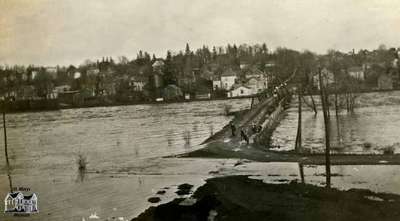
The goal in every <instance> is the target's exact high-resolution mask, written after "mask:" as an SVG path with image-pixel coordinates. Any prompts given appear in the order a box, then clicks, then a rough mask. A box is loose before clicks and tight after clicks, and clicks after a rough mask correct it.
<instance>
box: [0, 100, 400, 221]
mask: <svg viewBox="0 0 400 221" xmlns="http://www.w3.org/2000/svg"><path fill="white" fill-rule="evenodd" d="M226 104H229V105H232V109H233V110H240V109H244V108H248V107H249V106H250V100H249V99H241V100H227V101H202V102H191V103H179V104H155V105H135V106H120V107H97V108H84V109H70V110H61V111H54V112H38V113H19V114H10V115H7V125H8V136H9V155H10V164H11V174H10V178H11V179H8V176H7V173H6V170H5V159H4V155H3V154H0V197H5V195H6V194H7V192H9V186H10V185H9V181H10V180H11V181H12V185H13V186H14V187H26V188H30V189H31V192H35V193H36V194H37V195H38V198H39V199H38V202H39V213H38V214H34V215H31V216H30V217H29V218H26V217H25V218H24V217H12V216H9V215H7V214H4V213H3V212H0V220H3V218H4V217H5V216H7V220H21V219H26V220H52V221H54V220H56V221H57V220H77V221H82V220H92V219H90V217H92V218H96V217H99V220H121V221H123V220H130V219H131V218H133V217H136V216H137V215H139V214H140V213H141V212H143V211H144V210H145V209H146V208H148V207H150V206H152V205H158V204H160V203H166V202H168V201H170V200H172V199H173V198H175V197H178V196H177V194H176V193H175V192H176V190H177V186H178V185H180V184H182V183H190V184H192V185H194V188H197V187H199V186H200V185H202V184H203V183H204V182H205V181H204V180H205V179H207V178H209V177H213V176H224V175H240V174H242V175H253V177H254V178H255V179H262V180H264V181H265V182H272V183H282V182H289V181H291V180H299V179H300V176H299V165H298V164H295V163H257V162H249V163H244V164H241V165H239V166H235V165H237V162H238V160H237V159H192V158H165V157H166V156H171V155H175V154H180V153H185V152H188V151H192V150H196V149H198V148H201V145H200V143H201V142H202V141H203V140H205V139H206V138H207V137H209V136H210V135H211V134H213V133H215V132H217V131H218V130H220V129H221V128H222V127H223V126H224V125H225V124H227V123H228V122H229V121H230V120H231V119H232V117H231V116H225V115H224V106H225V105H226ZM357 111H358V109H357ZM290 112H293V110H289V114H288V117H287V118H285V120H284V121H283V122H282V124H281V127H282V126H285V125H286V126H285V127H288V128H290V127H289V126H290V125H292V124H294V125H296V124H295V123H293V122H292V123H290V121H291V118H290V116H291V113H290ZM292 115H293V114H292ZM385 117H387V116H385ZM393 117H394V118H396V116H393ZM305 119H307V118H305ZM292 121H293V120H292ZM294 127H295V126H294ZM292 130H293V129H292ZM279 131H280V132H279ZM283 131H284V130H283V129H279V128H278V132H277V134H284V132H283ZM291 133H292V132H291V131H290V130H288V133H287V134H288V135H290V134H291ZM275 135H276V134H275ZM381 136H384V135H381ZM0 139H1V140H0V142H1V147H3V137H2V133H1V136H0ZM382 139H383V138H382ZM282 140H284V139H282ZM287 140H289V139H287ZM289 144H290V142H289V141H287V143H286V144H282V145H288V146H289ZM79 154H81V155H83V156H85V157H86V158H87V161H88V165H87V172H86V173H84V174H82V173H79V170H78V165H77V163H76V161H77V158H78V155H79ZM323 171H324V170H323V167H320V166H312V165H306V166H305V168H304V174H305V181H306V182H307V183H311V184H315V185H323V181H324V177H323V175H321V174H322V173H323ZM332 171H333V174H338V176H335V177H332V185H333V186H334V187H337V188H340V189H349V188H368V189H371V190H373V191H379V192H391V193H397V194H400V190H399V188H397V187H398V186H399V185H400V179H399V178H400V176H399V173H400V167H399V166H351V165H349V166H334V167H332ZM371 171H375V172H376V173H373V174H371ZM396 177H398V178H396ZM377 180H379V182H378V181H377ZM159 190H165V191H166V193H165V194H163V195H159V194H157V192H158V191H159ZM154 196H158V197H160V198H161V202H159V203H156V204H151V203H149V202H148V201H147V199H148V198H149V197H154ZM3 206H4V205H3V204H2V203H1V204H0V210H3V208H4V207H3Z"/></svg>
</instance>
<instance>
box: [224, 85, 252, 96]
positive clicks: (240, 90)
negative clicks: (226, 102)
mask: <svg viewBox="0 0 400 221" xmlns="http://www.w3.org/2000/svg"><path fill="white" fill-rule="evenodd" d="M252 93H253V90H252V89H251V88H249V87H247V86H244V85H240V84H235V85H233V86H232V90H230V91H229V92H228V93H227V96H228V97H243V96H250V95H252Z"/></svg>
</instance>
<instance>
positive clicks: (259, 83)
mask: <svg viewBox="0 0 400 221" xmlns="http://www.w3.org/2000/svg"><path fill="white" fill-rule="evenodd" d="M245 85H246V86H247V87H248V88H250V89H251V90H252V94H257V93H260V92H262V91H263V90H266V89H267V88H268V80H267V77H265V76H264V75H261V76H260V77H251V78H249V79H248V80H247V82H246V84H245Z"/></svg>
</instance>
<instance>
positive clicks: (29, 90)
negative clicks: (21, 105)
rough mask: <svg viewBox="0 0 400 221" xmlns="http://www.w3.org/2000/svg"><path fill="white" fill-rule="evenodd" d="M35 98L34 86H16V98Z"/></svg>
mask: <svg viewBox="0 0 400 221" xmlns="http://www.w3.org/2000/svg"><path fill="white" fill-rule="evenodd" d="M35 98H37V96H36V93H35V87H34V86H32V85H22V86H20V87H19V88H18V92H17V96H16V100H33V99H35Z"/></svg>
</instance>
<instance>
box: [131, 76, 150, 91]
mask: <svg viewBox="0 0 400 221" xmlns="http://www.w3.org/2000/svg"><path fill="white" fill-rule="evenodd" d="M145 84H146V81H145V79H144V78H143V77H139V76H135V77H131V78H130V79H129V87H131V88H133V90H134V91H143V88H144V86H145Z"/></svg>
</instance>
